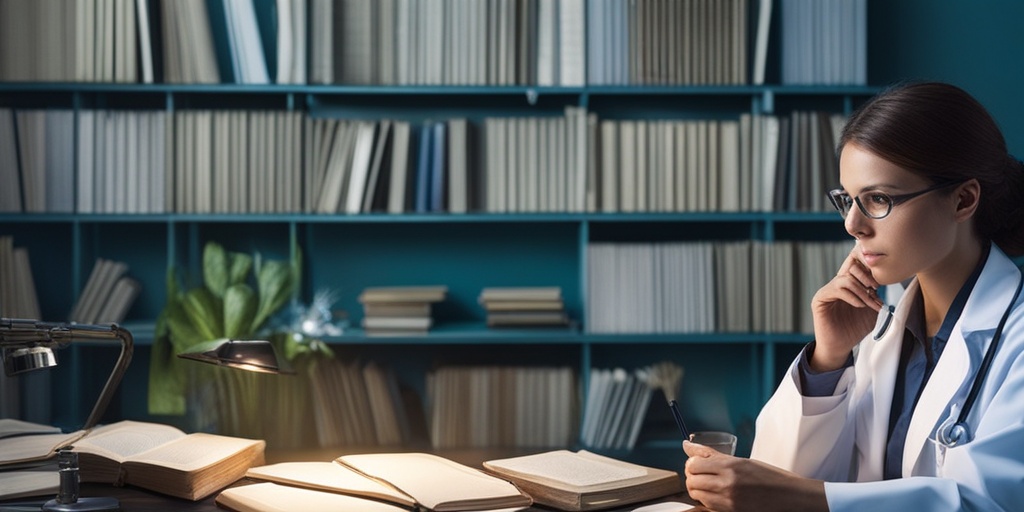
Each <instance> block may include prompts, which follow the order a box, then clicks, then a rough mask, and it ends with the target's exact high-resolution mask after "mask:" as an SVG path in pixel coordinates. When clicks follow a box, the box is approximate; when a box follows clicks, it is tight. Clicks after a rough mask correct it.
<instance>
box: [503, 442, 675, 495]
mask: <svg viewBox="0 0 1024 512" xmlns="http://www.w3.org/2000/svg"><path fill="white" fill-rule="evenodd" d="M483 466H484V469H485V470H487V471H488V472H490V473H492V474H494V475H497V476H499V477H501V478H504V479H506V480H509V481H511V482H512V483H514V484H516V486H517V487H519V488H520V489H521V490H522V491H523V492H525V493H526V494H528V495H530V497H532V498H533V500H534V502H536V503H539V504H541V505H547V506H550V507H555V508H557V509H559V510H602V509H608V508H614V507H621V506H623V505H628V504H630V503H638V502H641V501H647V500H651V499H655V498H661V497H663V496H668V495H671V494H678V493H681V492H683V485H682V479H681V478H680V477H679V474H678V473H676V472H674V471H668V470H664V469H658V468H652V467H647V466H642V465H639V464H633V463H630V462H625V461H621V460H617V459H613V458H610V457H604V456H601V455H597V454H595V453H591V452H588V451H585V450H580V451H578V452H571V451H569V450H555V451H550V452H544V453H538V454H534V455H525V456H522V457H512V458H508V459H499V460H490V461H487V462H484V463H483Z"/></svg>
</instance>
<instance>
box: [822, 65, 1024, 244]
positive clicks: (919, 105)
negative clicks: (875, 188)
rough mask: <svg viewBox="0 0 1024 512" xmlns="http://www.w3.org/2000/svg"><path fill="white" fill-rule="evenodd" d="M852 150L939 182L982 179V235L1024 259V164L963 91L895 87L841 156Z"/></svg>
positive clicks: (861, 117) (859, 123) (858, 122)
mask: <svg viewBox="0 0 1024 512" xmlns="http://www.w3.org/2000/svg"><path fill="white" fill-rule="evenodd" d="M848 143H854V144H856V145H857V146H859V147H861V148H863V149H865V150H867V151H870V152H871V153H874V154H875V155H878V156H880V157H882V158H884V159H886V160H888V161H890V162H892V163H894V164H896V165H898V166H900V167H902V168H904V169H907V170H908V171H910V172H913V173H916V174H918V175H920V176H923V177H925V178H927V179H929V180H931V181H932V183H936V184H938V183H949V182H960V181H964V180H968V179H971V178H976V179H977V180H978V182H979V183H980V184H981V200H980V202H979V204H978V210H977V212H976V213H975V222H974V227H975V230H976V231H977V233H978V235H979V236H980V237H981V238H982V239H983V240H991V241H992V242H995V243H996V245H998V246H999V247H1000V248H1001V249H1002V250H1003V251H1005V252H1006V253H1007V254H1009V255H1011V256H1020V255H1022V254H1024V164H1022V163H1021V162H1020V161H1018V160H1017V159H1015V158H1014V157H1012V156H1010V154H1009V153H1007V150H1006V140H1005V139H1004V138H1003V134H1002V132H1001V131H1000V130H999V126H998V125H997V124H996V122H995V120H994V119H993V118H992V116H991V115H990V114H989V113H988V111H987V110H986V109H985V107H984V106H982V105H981V103H979V102H978V100H976V99H974V98H973V97H972V96H971V95H970V94H968V93H967V92H966V91H964V90H963V89H960V88H959V87H956V86H953V85H950V84H945V83H939V82H912V83H901V84H898V85H895V86H893V87H890V88H888V89H886V90H885V91H883V92H881V93H879V94H878V95H877V96H875V97H874V98H872V99H871V100H870V101H869V102H868V103H866V104H864V105H863V106H861V107H860V108H859V109H858V110H857V111H856V112H855V113H854V114H853V116H852V117H851V118H850V120H849V122H847V124H846V127H845V128H844V129H843V133H842V135H841V137H840V139H839V145H838V151H839V152H842V149H843V147H844V146H845V145H846V144H848Z"/></svg>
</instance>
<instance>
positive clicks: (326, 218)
mask: <svg viewBox="0 0 1024 512" xmlns="http://www.w3.org/2000/svg"><path fill="white" fill-rule="evenodd" d="M583 221H586V222H610V223H611V222H614V223H630V222H643V223H648V222H811V223H835V224H839V223H841V222H842V218H840V217H839V216H838V215H836V214H835V213H834V212H736V213H733V212H678V213H467V214H450V213H407V214H399V215H396V214H384V213H367V214H358V215H344V214H303V213H284V214H248V213H247V214H175V213H168V214H128V213H126V214H76V213H5V214H0V223H20V222H32V223H47V222H66V223H81V224H88V223H97V224H99V223H108V224H119V223H135V222H175V223H233V222H237V223H249V224H264V223H267V222H294V223H305V224H312V223H357V224H361V223H385V224H388V223H393V224H416V223H422V222H428V223H435V222H444V223H449V222H464V223H485V224H486V223H505V222H544V223H560V222H583Z"/></svg>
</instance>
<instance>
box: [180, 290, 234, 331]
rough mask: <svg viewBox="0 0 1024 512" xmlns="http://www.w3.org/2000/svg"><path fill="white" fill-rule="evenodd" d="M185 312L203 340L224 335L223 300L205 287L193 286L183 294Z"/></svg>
mask: <svg viewBox="0 0 1024 512" xmlns="http://www.w3.org/2000/svg"><path fill="white" fill-rule="evenodd" d="M182 306H183V309H184V310H185V314H186V315H188V318H189V319H190V320H191V322H192V326H193V327H194V328H195V330H196V332H197V333H198V334H199V336H200V337H201V338H202V339H203V340H212V339H217V338H223V337H224V313H223V312H224V305H223V301H222V300H221V299H219V298H217V297H215V296H214V295H213V293H211V292H210V290H208V289H207V288H194V289H192V290H189V292H188V293H186V294H185V299H184V300H183V301H182Z"/></svg>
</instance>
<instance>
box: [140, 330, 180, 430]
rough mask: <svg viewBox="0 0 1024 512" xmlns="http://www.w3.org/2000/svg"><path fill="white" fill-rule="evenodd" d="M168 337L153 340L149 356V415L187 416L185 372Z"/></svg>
mask: <svg viewBox="0 0 1024 512" xmlns="http://www.w3.org/2000/svg"><path fill="white" fill-rule="evenodd" d="M180 363H181V361H180V360H179V359H178V358H177V357H175V350H174V347H173V345H172V343H171V341H170V339H169V338H168V337H167V336H158V337H157V338H156V339H154V340H153V347H152V349H151V352H150V356H149V393H148V397H147V398H148V402H149V404H148V405H149V414H154V415H158V414H159V415H174V416H181V415H183V414H185V372H184V371H182V368H181V366H180Z"/></svg>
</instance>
